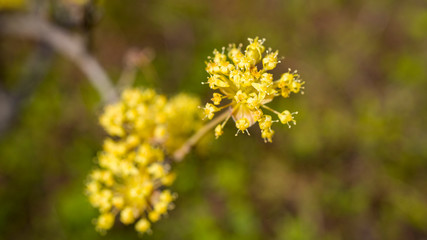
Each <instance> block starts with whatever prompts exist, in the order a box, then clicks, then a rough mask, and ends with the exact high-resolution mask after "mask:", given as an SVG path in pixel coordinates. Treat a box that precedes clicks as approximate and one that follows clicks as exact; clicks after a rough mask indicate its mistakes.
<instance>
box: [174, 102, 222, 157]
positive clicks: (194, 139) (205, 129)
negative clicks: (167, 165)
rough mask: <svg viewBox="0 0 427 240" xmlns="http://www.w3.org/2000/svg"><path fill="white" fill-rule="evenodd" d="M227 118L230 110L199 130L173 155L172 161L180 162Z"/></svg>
mask: <svg viewBox="0 0 427 240" xmlns="http://www.w3.org/2000/svg"><path fill="white" fill-rule="evenodd" d="M227 116H230V109H227V110H226V111H224V112H223V113H221V115H219V116H217V117H216V118H214V119H213V120H212V121H210V122H208V123H207V124H206V125H204V126H203V127H202V128H200V129H199V130H198V131H197V132H196V133H195V134H194V135H193V136H191V137H190V138H189V139H188V140H187V141H186V142H185V143H184V144H183V145H182V146H181V147H180V148H179V149H178V150H176V151H175V152H174V153H173V159H174V160H175V161H177V162H180V161H182V159H183V158H184V157H185V155H187V153H188V152H189V151H190V149H191V147H193V146H194V145H195V144H196V143H197V142H198V141H199V140H200V139H201V138H202V137H203V136H204V135H205V134H206V133H207V132H209V131H210V130H211V129H212V128H214V127H215V126H216V125H218V124H219V123H220V122H221V121H222V120H224V119H225V118H226V117H227Z"/></svg>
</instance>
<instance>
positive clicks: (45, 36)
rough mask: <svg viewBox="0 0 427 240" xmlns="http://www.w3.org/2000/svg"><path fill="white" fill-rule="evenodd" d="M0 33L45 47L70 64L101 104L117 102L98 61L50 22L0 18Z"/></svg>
mask: <svg viewBox="0 0 427 240" xmlns="http://www.w3.org/2000/svg"><path fill="white" fill-rule="evenodd" d="M0 33H3V34H9V35H15V36H19V37H24V38H29V39H34V40H38V41H42V42H45V43H47V44H49V45H50V46H51V47H52V48H54V49H55V50H56V51H58V52H59V53H61V54H63V55H64V56H66V57H67V58H69V59H70V60H71V61H73V62H74V63H75V64H76V65H77V66H78V67H79V68H80V69H81V70H82V72H83V73H84V74H86V76H87V77H88V79H89V81H90V82H91V83H92V85H93V86H94V87H95V88H96V90H97V91H98V92H99V93H100V95H101V97H102V100H103V102H106V103H108V102H113V101H116V100H117V99H118V93H117V91H116V89H115V88H114V85H113V84H112V82H111V80H110V79H109V77H108V75H107V74H106V73H105V71H104V69H103V68H102V67H101V66H100V64H99V63H98V61H97V60H96V59H95V58H94V57H93V56H92V55H91V54H90V53H88V52H87V51H86V48H85V46H84V44H83V41H82V39H80V38H78V37H76V36H73V35H71V34H70V33H67V32H66V31H64V30H62V29H60V28H59V27H56V26H54V25H52V24H51V23H49V22H47V21H45V20H43V19H41V18H38V17H35V16H30V15H22V14H21V15H4V16H1V17H0Z"/></svg>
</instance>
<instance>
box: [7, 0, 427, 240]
mask: <svg viewBox="0 0 427 240" xmlns="http://www.w3.org/2000/svg"><path fill="white" fill-rule="evenodd" d="M85 2H86V1H76V0H75V1H71V0H69V1H66V0H62V2H61V1H60V0H57V1H53V0H52V1H30V2H25V1H23V0H20V1H18V0H0V8H1V9H0V15H6V14H13V13H17V12H20V13H22V12H23V13H36V14H39V15H41V16H43V17H45V18H46V19H48V20H49V21H50V22H52V23H54V24H57V25H58V26H61V27H62V28H65V29H67V30H68V31H71V32H74V33H76V34H81V35H84V36H86V37H87V38H88V46H89V48H90V49H91V51H92V52H93V53H94V55H95V56H96V57H97V59H98V60H99V61H100V63H101V65H102V66H103V67H104V68H105V69H106V71H107V72H108V73H109V74H110V76H111V77H112V78H113V79H114V80H117V79H118V78H119V76H120V74H121V72H122V69H123V66H124V60H123V59H124V55H125V53H126V52H127V51H128V50H129V49H131V48H134V47H137V48H140V49H148V51H149V52H150V56H151V57H153V58H152V61H149V62H148V63H147V64H145V65H144V67H141V68H140V69H139V70H138V74H137V78H136V82H135V85H139V86H152V87H155V88H156V89H157V90H159V91H160V92H163V93H165V94H168V95H173V94H175V93H178V92H182V91H184V92H187V93H192V94H194V95H198V96H200V97H202V99H204V100H207V99H208V98H209V97H210V94H211V91H210V90H209V89H208V88H207V87H206V86H203V85H201V84H200V82H202V81H205V79H206V77H207V73H206V72H205V71H204V62H205V61H206V58H207V56H208V55H211V53H212V50H213V49H214V48H218V49H219V48H221V47H222V46H226V45H228V43H233V42H234V43H240V42H242V43H244V44H246V43H247V38H248V37H255V36H260V37H262V38H266V39H267V41H266V45H267V46H270V47H272V48H273V49H278V50H279V53H280V55H282V56H285V59H284V60H283V61H282V63H281V64H280V65H279V66H278V67H277V71H276V74H280V73H282V72H285V71H287V69H288V68H292V69H298V71H299V73H300V74H301V76H302V78H303V80H305V81H306V89H305V94H304V95H294V96H293V97H291V98H290V99H281V100H278V101H275V102H274V103H273V104H272V107H274V108H276V109H282V110H284V109H289V110H291V111H298V112H299V114H298V115H297V117H296V119H297V121H298V124H297V125H296V126H295V127H292V128H291V129H288V128H287V127H286V126H279V125H277V126H276V128H275V130H276V135H275V137H274V142H273V143H271V144H265V143H264V142H263V141H262V139H261V138H260V137H259V134H258V129H257V127H253V128H252V129H250V132H251V137H248V136H247V135H239V136H237V137H235V136H234V133H235V128H234V126H232V124H229V125H228V127H227V128H226V131H225V134H224V135H223V136H222V137H221V138H220V139H219V140H216V141H215V140H214V139H213V136H212V135H213V133H212V134H211V136H209V137H206V138H205V140H204V141H205V144H204V145H203V147H199V148H197V149H196V150H195V151H193V153H192V154H190V155H189V156H188V157H187V158H186V160H185V161H184V162H182V163H179V164H176V165H175V166H174V167H175V168H176V169H177V173H178V178H177V181H176V183H175V185H174V186H173V189H174V191H176V192H177V193H178V194H179V198H178V199H177V201H176V209H175V210H173V211H171V212H170V214H169V216H168V217H167V218H166V219H163V220H161V221H160V222H158V223H157V224H155V225H154V228H153V234H152V235H144V236H143V237H142V239H197V240H215V239H244V240H251V239H289V240H306V239H307V240H308V239H330V240H335V239H336V240H338V239H350V240H351V239H367V240H369V239H391V240H393V239H427V131H426V130H427V128H426V126H425V125H426V124H427V107H426V103H427V101H426V100H427V92H426V90H427V2H426V1H424V0H406V1H398V0H376V1H371V0H360V1H345V0H323V1H309V0H286V1H285V0H283V1H280V0H267V1H257V0H237V1H230V0H216V1H200V0H162V1H152V0H133V1H130V0H128V1H96V2H94V3H90V2H89V3H88V5H85ZM82 3H83V5H80V4H82ZM40 56H42V58H41V59H42V60H40ZM43 56H44V57H43ZM34 59H36V60H34ZM0 84H1V85H0V86H1V89H0V90H1V91H0V92H1V93H2V94H1V96H2V98H1V99H0V102H1V104H0V105H1V107H0V110H1V111H2V112H3V113H4V112H7V111H10V109H12V110H13V112H16V114H15V115H16V116H15V117H14V118H13V119H12V120H11V121H8V122H2V124H4V125H3V126H2V131H1V135H0V239H139V238H138V235H137V233H136V232H135V231H134V230H133V227H132V226H129V227H126V226H123V225H121V224H120V223H116V225H115V227H114V228H113V229H112V230H111V231H109V232H108V234H107V235H106V236H101V235H99V234H98V233H97V232H96V231H95V229H94V227H93V225H92V220H93V219H94V218H95V217H96V216H97V213H96V210H94V209H93V208H92V207H91V206H90V205H89V203H88V201H87V199H86V197H85V196H84V183H85V179H86V176H87V174H88V173H89V171H90V170H91V168H93V167H94V166H95V163H94V157H95V156H96V153H97V151H98V150H99V149H100V148H101V144H102V139H103V138H104V137H105V133H104V132H103V130H102V129H101V128H100V127H99V126H98V120H97V117H98V116H99V114H100V112H101V111H102V105H101V103H100V97H99V95H98V93H97V92H96V91H95V90H94V88H93V87H92V86H91V85H90V84H89V82H88V81H87V79H86V77H85V75H83V74H82V73H81V72H80V70H79V69H78V68H77V67H76V66H75V65H74V64H73V63H71V62H70V61H69V60H68V59H66V58H64V57H62V56H60V55H57V54H55V53H53V52H52V51H51V50H50V49H49V48H46V46H44V45H43V44H40V43H37V42H34V41H29V40H26V39H21V38H15V37H11V36H0ZM17 99H18V100H19V101H18V100H17Z"/></svg>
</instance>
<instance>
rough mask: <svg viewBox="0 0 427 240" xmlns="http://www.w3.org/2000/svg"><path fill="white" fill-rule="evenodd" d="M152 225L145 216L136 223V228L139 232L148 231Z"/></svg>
mask: <svg viewBox="0 0 427 240" xmlns="http://www.w3.org/2000/svg"><path fill="white" fill-rule="evenodd" d="M150 227H151V224H150V222H149V221H148V220H147V219H145V218H142V219H140V220H139V221H138V222H137V223H136V224H135V230H136V231H138V232H139V233H145V232H148V231H149V230H150Z"/></svg>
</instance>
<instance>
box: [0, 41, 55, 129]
mask: <svg viewBox="0 0 427 240" xmlns="http://www.w3.org/2000/svg"><path fill="white" fill-rule="evenodd" d="M52 56H53V50H52V49H51V48H50V47H49V46H46V45H45V44H39V46H37V48H36V49H35V51H34V53H33V54H31V56H30V57H29V59H28V61H27V63H26V64H25V66H24V67H23V72H22V76H21V79H20V81H19V83H18V84H17V86H16V87H14V89H13V90H12V92H11V93H8V92H6V91H4V90H3V89H2V88H0V137H2V136H3V135H4V133H5V132H6V131H7V130H8V129H9V127H10V125H11V124H12V123H14V122H15V120H16V118H17V115H18V114H19V112H20V110H21V108H22V105H23V102H24V101H25V100H27V99H28V98H29V97H30V96H31V95H32V93H33V92H34V91H35V90H36V88H37V86H38V85H39V83H40V82H41V81H42V80H43V79H44V78H45V76H46V73H47V72H48V70H49V67H50V65H51V62H52Z"/></svg>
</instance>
